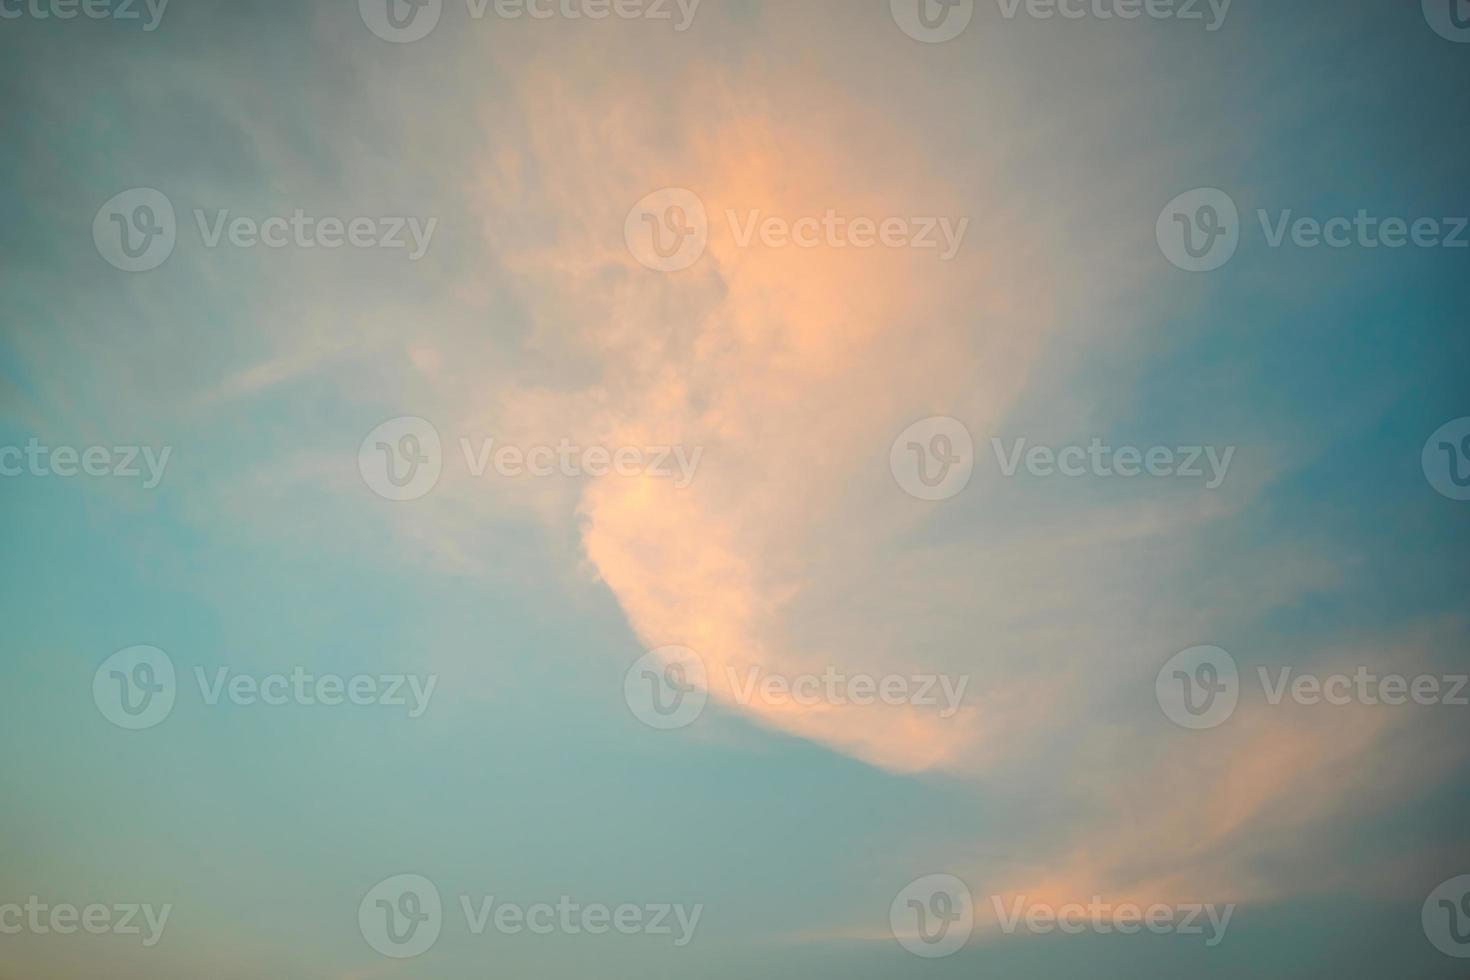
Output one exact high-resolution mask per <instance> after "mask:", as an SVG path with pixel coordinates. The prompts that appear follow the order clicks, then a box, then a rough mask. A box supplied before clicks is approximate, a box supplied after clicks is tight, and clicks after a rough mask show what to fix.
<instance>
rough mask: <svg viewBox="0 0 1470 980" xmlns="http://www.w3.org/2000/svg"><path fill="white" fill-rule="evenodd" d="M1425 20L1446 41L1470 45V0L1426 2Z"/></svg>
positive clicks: (1432, 0) (1433, 0) (1427, 0)
mask: <svg viewBox="0 0 1470 980" xmlns="http://www.w3.org/2000/svg"><path fill="white" fill-rule="evenodd" d="M1424 19H1425V20H1427V21H1429V26H1430V27H1432V28H1434V33H1436V34H1438V35H1439V36H1440V37H1442V38H1444V39H1445V40H1447V41H1454V42H1455V43H1456V44H1470V0H1424Z"/></svg>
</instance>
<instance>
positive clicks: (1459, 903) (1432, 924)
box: [1421, 875, 1470, 959]
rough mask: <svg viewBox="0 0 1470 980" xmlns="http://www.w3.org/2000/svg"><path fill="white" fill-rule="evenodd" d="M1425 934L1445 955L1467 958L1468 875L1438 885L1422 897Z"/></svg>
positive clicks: (1469, 949) (1469, 944) (1469, 925)
mask: <svg viewBox="0 0 1470 980" xmlns="http://www.w3.org/2000/svg"><path fill="white" fill-rule="evenodd" d="M1421 915H1422V918H1423V921H1424V935H1426V936H1428V937H1429V941H1430V942H1431V943H1434V948H1435V949H1437V950H1439V951H1440V952H1441V953H1443V954H1445V955H1446V956H1454V957H1456V958H1458V959H1470V875H1459V876H1457V877H1454V878H1451V879H1450V880H1449V881H1447V882H1445V883H1444V884H1442V885H1440V886H1439V887H1438V888H1436V889H1435V890H1434V891H1432V892H1430V893H1429V897H1428V898H1426V899H1425V900H1424V909H1423V912H1422V913H1421Z"/></svg>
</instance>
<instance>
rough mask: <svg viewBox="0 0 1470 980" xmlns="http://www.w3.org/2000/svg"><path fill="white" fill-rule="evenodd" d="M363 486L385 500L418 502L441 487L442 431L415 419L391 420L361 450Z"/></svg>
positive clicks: (359, 450) (378, 429)
mask: <svg viewBox="0 0 1470 980" xmlns="http://www.w3.org/2000/svg"><path fill="white" fill-rule="evenodd" d="M357 469H358V471H359V472H360V473H362V479H363V482H364V483H366V484H367V485H368V487H369V488H370V489H371V490H372V491H373V493H375V494H377V495H378V496H379V497H382V498H383V499H385V500H398V501H402V500H417V499H419V498H420V497H422V496H424V495H425V494H427V493H428V492H429V491H430V490H433V489H434V487H435V486H436V485H437V484H438V483H439V474H440V473H441V472H442V471H443V469H444V452H443V449H442V448H441V446H440V443H439V431H438V430H437V429H435V428H434V426H433V425H431V424H430V423H429V422H427V421H425V420H424V419H421V418H417V417H416V416H412V415H405V416H403V417H401V418H396V419H390V420H388V421H387V422H384V423H383V424H382V425H380V426H378V427H377V428H376V429H374V430H373V431H371V432H369V433H368V434H367V438H366V439H364V440H363V441H362V445H361V446H360V447H359V448H358V450H357Z"/></svg>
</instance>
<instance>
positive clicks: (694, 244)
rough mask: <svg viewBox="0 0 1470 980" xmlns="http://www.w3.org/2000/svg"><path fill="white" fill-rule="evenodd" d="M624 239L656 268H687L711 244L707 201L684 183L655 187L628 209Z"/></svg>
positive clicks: (646, 263)
mask: <svg viewBox="0 0 1470 980" xmlns="http://www.w3.org/2000/svg"><path fill="white" fill-rule="evenodd" d="M623 240H624V241H626V242H627V243H628V251H629V252H631V253H633V258H635V259H637V260H638V261H639V262H640V263H641V264H642V265H644V266H646V267H647V268H649V269H652V270H654V271H655V272H679V271H681V270H683V269H687V268H689V267H690V266H691V265H693V264H694V263H696V262H698V261H699V258H700V256H702V255H703V254H704V250H705V246H707V245H708V244H709V218H708V217H707V216H706V215H705V212H704V202H703V201H701V200H700V199H699V196H698V195H696V194H695V193H694V192H693V191H688V190H685V189H684V188H682V187H666V188H664V189H663V190H661V191H654V192H653V193H652V194H649V195H647V196H646V197H644V198H643V199H642V200H641V201H639V202H638V203H637V204H635V205H633V210H631V211H629V212H628V220H627V221H625V222H623Z"/></svg>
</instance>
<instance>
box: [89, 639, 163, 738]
mask: <svg viewBox="0 0 1470 980" xmlns="http://www.w3.org/2000/svg"><path fill="white" fill-rule="evenodd" d="M177 692H178V684H177V681H176V680H175V677H174V662H173V661H172V660H170V659H169V658H168V654H166V653H164V652H163V651H162V650H160V649H158V648H157V647H150V646H136V647H128V648H127V649H126V650H119V651H118V652H117V653H114V654H113V655H112V656H110V657H108V658H107V659H106V660H104V661H102V666H101V667H98V668H97V673H95V674H93V675H92V701H93V702H94V703H95V704H96V705H97V710H98V711H100V712H102V717H104V718H106V719H107V720H108V721H110V722H112V723H113V724H114V725H116V726H117V727H119V728H128V729H132V730H134V731H137V730H139V729H143V728H152V727H153V726H154V725H157V724H159V723H160V722H162V721H163V720H164V719H165V718H167V717H168V716H169V712H171V711H173V710H174V696H175V695H176V694H177Z"/></svg>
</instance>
